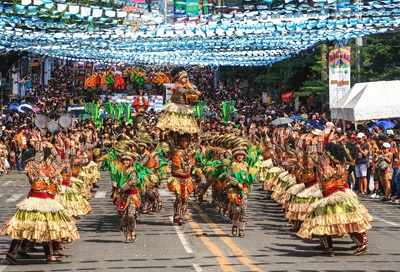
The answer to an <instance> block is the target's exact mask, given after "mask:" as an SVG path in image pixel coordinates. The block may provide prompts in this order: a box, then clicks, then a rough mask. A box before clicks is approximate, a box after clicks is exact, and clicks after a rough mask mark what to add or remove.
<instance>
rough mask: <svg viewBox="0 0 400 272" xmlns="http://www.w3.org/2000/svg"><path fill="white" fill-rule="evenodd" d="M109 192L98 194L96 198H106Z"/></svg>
mask: <svg viewBox="0 0 400 272" xmlns="http://www.w3.org/2000/svg"><path fill="white" fill-rule="evenodd" d="M106 193H107V191H100V192H96V194H95V196H94V198H105V197H106Z"/></svg>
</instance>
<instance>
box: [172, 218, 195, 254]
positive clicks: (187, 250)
mask: <svg viewBox="0 0 400 272" xmlns="http://www.w3.org/2000/svg"><path fill="white" fill-rule="evenodd" d="M169 219H170V220H171V222H174V219H173V218H172V216H170V217H169ZM174 229H175V231H176V233H177V234H178V237H179V240H180V241H181V243H182V245H183V247H184V248H185V250H186V252H187V253H194V252H193V250H192V249H191V248H190V247H189V242H188V241H187V240H186V238H185V235H184V234H183V232H182V230H181V229H180V228H179V227H178V226H174Z"/></svg>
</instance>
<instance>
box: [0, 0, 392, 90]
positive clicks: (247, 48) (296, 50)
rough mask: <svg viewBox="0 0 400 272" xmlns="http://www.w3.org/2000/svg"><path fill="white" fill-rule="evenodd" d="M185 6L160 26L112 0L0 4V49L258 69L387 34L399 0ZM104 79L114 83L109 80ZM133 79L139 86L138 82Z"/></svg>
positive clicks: (151, 16)
mask: <svg viewBox="0 0 400 272" xmlns="http://www.w3.org/2000/svg"><path fill="white" fill-rule="evenodd" d="M75 2H76V1H75ZM189 2H190V1H189ZM189 2H188V6H187V7H186V8H187V9H188V10H189V11H190V12H189V14H180V15H179V16H181V17H182V18H179V20H176V22H173V23H167V22H169V21H168V18H165V19H164V16H163V14H162V13H161V12H160V11H157V10H153V11H152V12H149V11H146V8H145V7H143V8H142V7H132V8H126V9H125V8H122V9H121V5H122V4H123V1H122V2H121V1H117V0H116V1H109V3H106V2H104V1H103V2H102V7H98V6H93V5H88V4H79V2H78V4H76V3H69V2H67V1H64V2H63V3H60V1H51V0H34V1H30V0H15V1H8V2H4V1H2V3H1V4H0V36H1V37H2V39H0V51H6V50H13V51H25V52H28V53H33V54H39V55H42V56H45V57H57V58H63V59H67V60H74V61H78V62H103V63H117V62H120V61H123V62H126V63H128V64H138V63H140V64H144V65H164V66H178V65H213V66H222V65H234V66H265V65H272V64H273V63H275V62H278V61H281V60H283V59H287V58H290V57H293V56H296V55H298V54H301V53H302V52H303V51H306V50H311V49H312V48H313V47H315V46H316V45H318V44H321V43H326V42H330V43H332V42H336V43H337V45H338V46H339V47H341V46H342V45H345V44H346V43H347V42H348V41H350V40H351V39H354V38H358V37H364V36H370V35H376V34H382V33H387V32H391V31H393V30H396V29H397V28H398V27H399V23H400V2H399V1H398V0H388V1H383V2H376V1H359V2H356V3H353V2H351V1H348V0H338V1H311V2H312V6H310V5H309V4H308V3H306V2H303V1H282V0H279V1H278V0H266V1H263V3H262V4H256V5H252V6H254V7H255V9H253V10H244V11H243V12H231V13H222V14H205V15H204V14H203V15H202V14H201V13H199V14H198V15H197V9H198V7H197V4H196V5H194V3H191V2H190V3H189ZM311 2H310V3H311ZM205 3H208V4H207V5H211V6H210V7H207V8H205V9H204V8H203V12H204V11H207V10H210V9H211V8H214V7H213V6H214V4H212V1H208V2H205ZM203 5H204V3H203ZM139 13H140V14H141V15H140V16H138V15H139ZM165 20H167V21H165ZM84 80H85V78H84V75H83V78H80V80H79V82H78V83H79V84H81V83H82V85H83V83H84ZM104 80H105V82H106V83H107V84H112V83H113V82H111V81H112V79H111V78H107V77H106V78H105V79H104ZM137 80H138V84H139V85H140V86H145V80H144V79H143V78H142V77H138V78H137Z"/></svg>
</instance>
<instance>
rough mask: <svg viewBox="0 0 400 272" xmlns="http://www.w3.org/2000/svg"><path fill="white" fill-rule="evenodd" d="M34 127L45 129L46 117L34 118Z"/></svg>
mask: <svg viewBox="0 0 400 272" xmlns="http://www.w3.org/2000/svg"><path fill="white" fill-rule="evenodd" d="M35 126H36V127H38V128H45V127H46V126H47V116H46V115H38V116H36V118H35Z"/></svg>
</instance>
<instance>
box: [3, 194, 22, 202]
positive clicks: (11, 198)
mask: <svg viewBox="0 0 400 272" xmlns="http://www.w3.org/2000/svg"><path fill="white" fill-rule="evenodd" d="M22 196H23V194H16V195H12V196H11V197H9V198H7V199H6V200H5V201H4V202H14V201H17V200H18V199H20V198H21V197H22Z"/></svg>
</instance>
